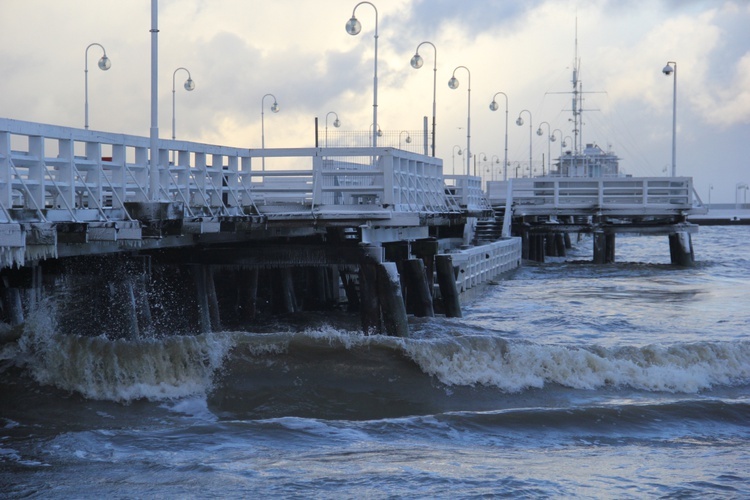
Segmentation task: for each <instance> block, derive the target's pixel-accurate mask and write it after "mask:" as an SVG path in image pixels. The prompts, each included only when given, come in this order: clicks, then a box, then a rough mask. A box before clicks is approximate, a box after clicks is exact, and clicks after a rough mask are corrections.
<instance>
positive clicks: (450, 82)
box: [448, 66, 471, 175]
mask: <svg viewBox="0 0 750 500" xmlns="http://www.w3.org/2000/svg"><path fill="white" fill-rule="evenodd" d="M460 68H463V69H465V70H466V73H468V74H469V88H468V91H467V95H468V104H467V107H466V175H471V71H469V68H467V67H466V66H458V67H456V69H454V70H453V75H452V76H451V79H450V80H448V86H449V87H450V88H452V89H453V90H456V89H457V88H458V79H457V78H456V70H458V69H460Z"/></svg>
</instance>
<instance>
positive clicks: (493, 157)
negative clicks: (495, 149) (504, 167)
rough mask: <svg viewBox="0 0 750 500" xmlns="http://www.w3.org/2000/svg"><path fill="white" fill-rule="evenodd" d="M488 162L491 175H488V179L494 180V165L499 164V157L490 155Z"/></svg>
mask: <svg viewBox="0 0 750 500" xmlns="http://www.w3.org/2000/svg"><path fill="white" fill-rule="evenodd" d="M490 162H491V164H492V166H490V168H491V169H492V175H491V177H490V180H493V181H494V180H495V167H494V165H499V164H500V157H499V156H497V155H492V158H490Z"/></svg>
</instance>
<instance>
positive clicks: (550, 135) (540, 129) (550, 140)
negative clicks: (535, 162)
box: [536, 122, 552, 177]
mask: <svg viewBox="0 0 750 500" xmlns="http://www.w3.org/2000/svg"><path fill="white" fill-rule="evenodd" d="M542 125H547V165H548V166H549V157H550V155H551V154H552V153H550V143H551V142H552V139H551V137H552V133H551V132H550V130H549V129H550V126H549V122H542V123H540V124H539V128H538V129H536V135H538V136H541V135H542V134H543V133H544V131H542ZM547 170H549V168H548V169H547ZM542 177H544V162H542Z"/></svg>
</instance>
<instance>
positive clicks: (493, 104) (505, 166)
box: [490, 92, 508, 181]
mask: <svg viewBox="0 0 750 500" xmlns="http://www.w3.org/2000/svg"><path fill="white" fill-rule="evenodd" d="M500 94H502V95H503V96H504V97H505V160H504V162H503V172H504V174H503V180H504V181H507V180H508V96H507V95H506V94H505V92H498V93H496V94H495V95H494V96H492V102H491V103H490V109H491V110H492V111H497V108H498V107H499V106H498V104H497V101H496V100H495V98H496V97H497V96H499V95H500Z"/></svg>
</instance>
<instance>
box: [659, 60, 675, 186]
mask: <svg viewBox="0 0 750 500" xmlns="http://www.w3.org/2000/svg"><path fill="white" fill-rule="evenodd" d="M661 71H662V73H664V74H665V75H667V76H670V75H671V74H672V73H673V72H674V76H673V78H674V89H673V91H672V177H676V176H677V63H676V62H674V61H669V62H667V65H666V66H664V69H663V70H661Z"/></svg>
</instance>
